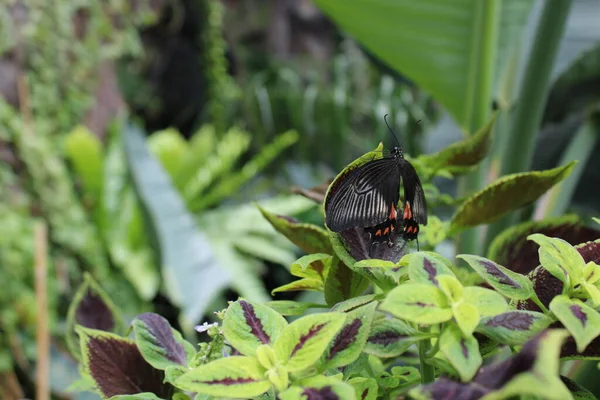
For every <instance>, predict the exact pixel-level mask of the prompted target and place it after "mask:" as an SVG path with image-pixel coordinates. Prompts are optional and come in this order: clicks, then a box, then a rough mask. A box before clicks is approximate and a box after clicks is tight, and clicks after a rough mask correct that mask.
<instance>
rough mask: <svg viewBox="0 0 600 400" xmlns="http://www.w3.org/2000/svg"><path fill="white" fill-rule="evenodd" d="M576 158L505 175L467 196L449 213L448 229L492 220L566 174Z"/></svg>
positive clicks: (516, 206)
mask: <svg viewBox="0 0 600 400" xmlns="http://www.w3.org/2000/svg"><path fill="white" fill-rule="evenodd" d="M576 163H577V161H573V162H571V163H569V164H567V165H563V166H561V167H557V168H554V169H549V170H546V171H530V172H521V173H518V174H512V175H506V176H503V177H502V178H500V179H498V180H496V181H495V182H492V183H491V184H490V185H488V186H487V187H485V188H484V189H482V190H481V191H479V192H477V193H475V194H474V195H473V196H471V197H470V198H468V199H467V200H466V201H465V202H463V204H462V205H461V206H460V207H459V208H458V210H457V211H456V213H455V214H454V216H453V217H452V221H451V225H450V229H451V230H460V229H464V228H469V227H473V226H477V225H482V224H488V223H491V222H494V221H495V220H497V219H498V218H500V217H501V216H502V215H504V214H506V213H508V212H510V211H513V210H516V209H519V208H521V207H523V206H525V205H527V204H529V203H531V202H533V201H535V200H536V199H537V198H538V197H540V196H541V195H543V194H544V193H545V192H546V191H547V190H548V189H550V188H551V187H552V186H554V185H555V184H557V183H558V182H560V181H562V180H563V179H564V178H566V177H567V176H569V174H570V173H571V170H572V169H573V167H574V166H575V164H576Z"/></svg>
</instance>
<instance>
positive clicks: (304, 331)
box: [273, 312, 346, 372]
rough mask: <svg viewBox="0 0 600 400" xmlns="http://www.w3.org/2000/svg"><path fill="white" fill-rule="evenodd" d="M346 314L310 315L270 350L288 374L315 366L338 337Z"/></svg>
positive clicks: (284, 332)
mask: <svg viewBox="0 0 600 400" xmlns="http://www.w3.org/2000/svg"><path fill="white" fill-rule="evenodd" d="M345 319H346V314H342V313H331V312H330V313H327V314H312V315H308V316H306V317H302V318H299V319H297V320H296V321H294V322H292V323H291V324H289V325H288V326H286V327H285V328H283V329H282V330H281V332H280V335H279V337H278V338H277V340H276V341H275V343H274V345H273V348H274V350H275V353H276V355H277V359H278V360H280V361H281V362H283V363H284V364H285V366H286V368H287V370H288V371H289V372H295V371H300V370H303V369H306V368H308V367H310V366H312V365H314V364H315V363H316V362H317V360H318V359H319V358H320V357H321V355H322V354H323V352H324V351H325V349H327V347H328V346H329V344H330V342H331V341H332V339H333V338H334V337H335V335H336V334H337V333H338V331H339V330H340V328H341V327H342V325H343V324H344V321H345Z"/></svg>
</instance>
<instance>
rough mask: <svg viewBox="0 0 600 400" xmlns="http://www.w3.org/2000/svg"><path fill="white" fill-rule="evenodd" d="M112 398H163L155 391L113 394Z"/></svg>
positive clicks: (112, 399) (159, 399)
mask: <svg viewBox="0 0 600 400" xmlns="http://www.w3.org/2000/svg"><path fill="white" fill-rule="evenodd" d="M110 400H163V399H161V398H160V397H158V396H156V395H155V394H154V393H138V394H120V395H117V396H113V397H111V398H110Z"/></svg>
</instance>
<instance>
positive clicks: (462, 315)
mask: <svg viewBox="0 0 600 400" xmlns="http://www.w3.org/2000/svg"><path fill="white" fill-rule="evenodd" d="M452 313H453V314H454V321H456V325H458V327H459V328H460V330H461V331H462V333H463V335H464V336H465V337H469V336H471V335H472V334H473V332H474V331H475V328H476V327H477V324H478V323H479V311H478V310H477V307H475V306H474V305H473V304H469V303H466V302H460V303H458V304H453V305H452Z"/></svg>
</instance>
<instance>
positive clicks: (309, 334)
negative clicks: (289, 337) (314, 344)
mask: <svg viewBox="0 0 600 400" xmlns="http://www.w3.org/2000/svg"><path fill="white" fill-rule="evenodd" d="M325 325H327V324H326V323H324V324H318V325H314V326H312V327H311V328H310V329H309V331H308V332H306V333H305V334H304V335H302V336H300V339H299V340H298V343H296V346H294V349H293V350H292V354H291V355H290V358H291V357H293V356H294V354H296V352H297V351H298V350H300V349H301V348H302V347H304V345H305V344H306V342H307V341H308V340H309V339H310V338H312V337H313V336H315V335H316V334H317V333H319V332H320V331H321V329H323V328H324V327H325Z"/></svg>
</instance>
